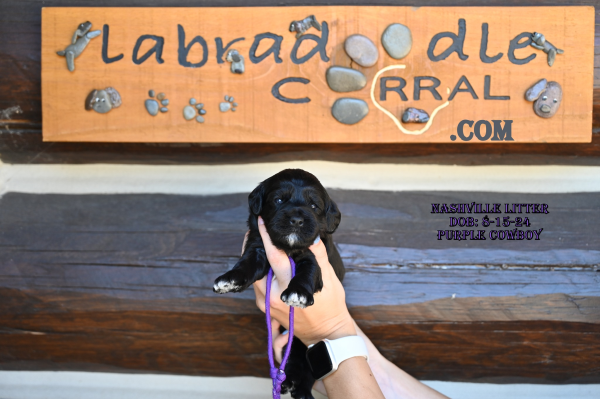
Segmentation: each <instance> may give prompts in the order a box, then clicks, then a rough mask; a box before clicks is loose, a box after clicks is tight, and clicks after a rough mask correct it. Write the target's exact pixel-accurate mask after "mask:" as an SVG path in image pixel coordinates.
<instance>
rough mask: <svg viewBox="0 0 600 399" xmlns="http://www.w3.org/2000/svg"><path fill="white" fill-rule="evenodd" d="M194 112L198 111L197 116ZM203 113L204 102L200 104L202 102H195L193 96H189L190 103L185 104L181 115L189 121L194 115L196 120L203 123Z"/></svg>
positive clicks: (204, 113) (204, 111)
mask: <svg viewBox="0 0 600 399" xmlns="http://www.w3.org/2000/svg"><path fill="white" fill-rule="evenodd" d="M196 112H197V113H198V115H197V116H196ZM203 115H206V110H205V109H204V104H202V103H198V104H197V103H196V99H195V98H190V105H186V106H185V107H184V108H183V117H184V118H185V120H186V121H191V120H192V119H194V117H195V118H196V122H198V123H204V116H203Z"/></svg>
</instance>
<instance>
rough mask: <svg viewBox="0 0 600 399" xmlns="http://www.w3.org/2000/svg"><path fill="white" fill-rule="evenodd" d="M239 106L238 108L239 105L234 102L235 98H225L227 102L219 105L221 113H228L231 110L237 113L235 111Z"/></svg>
mask: <svg viewBox="0 0 600 399" xmlns="http://www.w3.org/2000/svg"><path fill="white" fill-rule="evenodd" d="M237 106H238V105H237V103H236V102H233V97H231V96H225V101H224V102H222V103H220V104H219V110H220V111H221V112H227V111H229V110H232V111H234V112H235V109H236V107H237Z"/></svg>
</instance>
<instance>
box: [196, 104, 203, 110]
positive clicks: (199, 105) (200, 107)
mask: <svg viewBox="0 0 600 399" xmlns="http://www.w3.org/2000/svg"><path fill="white" fill-rule="evenodd" d="M202 107H204V104H202V103H200V104H196V108H197V109H202Z"/></svg>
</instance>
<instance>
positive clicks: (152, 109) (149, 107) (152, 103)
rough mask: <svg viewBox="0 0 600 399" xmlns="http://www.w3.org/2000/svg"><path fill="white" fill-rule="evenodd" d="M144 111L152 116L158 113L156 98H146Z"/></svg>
mask: <svg viewBox="0 0 600 399" xmlns="http://www.w3.org/2000/svg"><path fill="white" fill-rule="evenodd" d="M145 105H146V111H148V113H149V114H150V115H152V116H156V115H158V101H156V100H146V102H145Z"/></svg>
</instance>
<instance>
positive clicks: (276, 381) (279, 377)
mask: <svg viewBox="0 0 600 399" xmlns="http://www.w3.org/2000/svg"><path fill="white" fill-rule="evenodd" d="M288 258H289V259H290V265H291V266H292V277H294V276H295V275H296V263H295V262H294V260H293V259H292V257H291V256H288ZM272 282H273V269H269V274H268V276H267V292H266V295H265V316H266V320H267V331H268V340H267V347H268V348H267V350H268V355H269V365H270V366H271V368H270V374H271V379H272V380H273V399H280V398H281V384H282V383H283V381H285V378H286V375H285V371H284V370H285V365H286V363H287V361H288V358H289V357H290V352H291V350H292V340H293V339H294V307H293V306H290V327H289V329H288V331H289V333H288V344H287V347H286V348H285V353H284V355H283V359H281V364H280V365H279V368H277V367H275V361H274V360H273V334H272V331H271V300H270V298H271V283H272Z"/></svg>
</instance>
